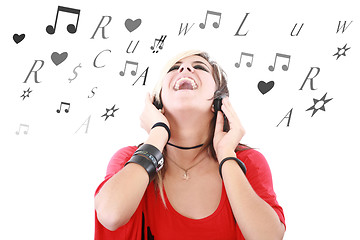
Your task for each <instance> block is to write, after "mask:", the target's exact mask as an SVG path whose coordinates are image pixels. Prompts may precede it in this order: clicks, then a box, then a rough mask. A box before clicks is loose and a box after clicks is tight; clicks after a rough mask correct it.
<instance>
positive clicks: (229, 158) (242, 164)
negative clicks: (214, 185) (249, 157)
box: [219, 157, 246, 179]
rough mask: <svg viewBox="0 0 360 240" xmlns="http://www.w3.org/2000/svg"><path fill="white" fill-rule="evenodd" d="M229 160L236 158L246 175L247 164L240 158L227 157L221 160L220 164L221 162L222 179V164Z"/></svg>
mask: <svg viewBox="0 0 360 240" xmlns="http://www.w3.org/2000/svg"><path fill="white" fill-rule="evenodd" d="M227 160H235V161H236V162H237V164H238V165H239V166H240V168H241V170H242V171H243V173H244V174H245V175H246V167H245V164H244V163H243V162H242V161H241V160H240V159H238V158H236V157H227V158H224V159H223V160H221V162H220V164H219V173H220V177H221V179H222V178H223V177H222V173H221V169H222V165H223V164H224V162H226V161H227Z"/></svg>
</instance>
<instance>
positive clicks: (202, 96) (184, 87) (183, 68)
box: [161, 55, 216, 113]
mask: <svg viewBox="0 0 360 240" xmlns="http://www.w3.org/2000/svg"><path fill="white" fill-rule="evenodd" d="M212 73H213V68H212V66H211V65H210V64H209V62H208V61H207V60H206V59H204V58H202V57H200V56H196V55H192V56H189V57H185V58H183V59H181V60H179V61H178V62H176V63H175V64H174V65H173V66H172V67H171V68H170V69H169V71H168V73H167V74H166V75H165V79H164V81H163V84H162V92H161V98H162V102H163V105H164V107H165V111H166V112H172V113H176V111H178V110H186V109H196V110H197V111H204V112H208V111H211V106H212V100H209V99H211V98H212V97H213V96H214V92H215V90H216V85H215V81H214V78H213V76H212Z"/></svg>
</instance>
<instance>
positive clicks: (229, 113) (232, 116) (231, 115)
mask: <svg viewBox="0 0 360 240" xmlns="http://www.w3.org/2000/svg"><path fill="white" fill-rule="evenodd" d="M221 110H222V111H223V112H224V114H225V116H226V117H227V119H228V121H229V126H230V129H236V128H240V129H241V128H242V125H241V122H240V119H239V117H238V116H237V114H236V112H235V110H233V109H232V108H231V106H229V104H227V103H225V104H223V105H222V106H221Z"/></svg>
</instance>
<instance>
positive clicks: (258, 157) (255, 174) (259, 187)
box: [236, 149, 285, 226]
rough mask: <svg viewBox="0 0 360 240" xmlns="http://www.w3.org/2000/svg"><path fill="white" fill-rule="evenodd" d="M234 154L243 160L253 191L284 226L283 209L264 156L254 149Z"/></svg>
mask: <svg viewBox="0 0 360 240" xmlns="http://www.w3.org/2000/svg"><path fill="white" fill-rule="evenodd" d="M236 155H237V158H239V159H240V160H241V161H243V162H244V164H245V166H246V169H247V172H246V178H247V179H248V181H249V183H250V185H251V186H252V188H253V189H254V191H255V192H256V193H257V195H258V196H259V197H261V198H262V199H263V200H264V201H265V202H267V203H268V204H269V205H270V206H271V207H272V208H273V209H274V210H275V212H276V213H277V215H278V216H279V219H280V221H281V222H282V223H283V224H284V226H285V217H284V211H283V209H282V207H281V206H280V205H279V203H278V202H277V200H276V194H275V192H274V189H273V182H272V176H271V171H270V167H269V164H268V163H267V161H266V159H265V157H264V156H263V155H262V154H261V153H260V152H258V151H256V150H254V149H249V150H245V151H241V152H237V153H236Z"/></svg>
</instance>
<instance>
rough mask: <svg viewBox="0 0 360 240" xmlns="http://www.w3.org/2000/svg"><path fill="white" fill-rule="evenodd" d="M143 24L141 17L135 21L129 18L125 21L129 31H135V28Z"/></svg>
mask: <svg viewBox="0 0 360 240" xmlns="http://www.w3.org/2000/svg"><path fill="white" fill-rule="evenodd" d="M140 24H141V19H140V18H139V19H136V20H135V21H133V20H132V19H130V18H128V19H126V21H125V27H126V29H127V30H128V31H129V32H132V31H134V30H135V29H137V28H138V27H139V26H140Z"/></svg>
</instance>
